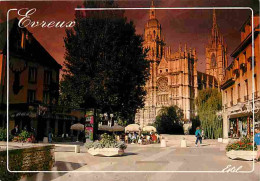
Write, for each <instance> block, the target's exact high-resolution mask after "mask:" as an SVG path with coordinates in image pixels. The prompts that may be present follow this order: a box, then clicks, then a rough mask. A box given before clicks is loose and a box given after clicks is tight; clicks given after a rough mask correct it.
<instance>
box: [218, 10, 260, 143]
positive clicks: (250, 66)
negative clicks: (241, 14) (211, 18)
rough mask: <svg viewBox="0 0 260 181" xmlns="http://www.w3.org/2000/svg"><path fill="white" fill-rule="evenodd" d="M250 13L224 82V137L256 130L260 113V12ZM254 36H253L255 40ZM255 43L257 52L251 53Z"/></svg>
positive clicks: (222, 86)
mask: <svg viewBox="0 0 260 181" xmlns="http://www.w3.org/2000/svg"><path fill="white" fill-rule="evenodd" d="M253 22H254V26H253V31H252V18H251V17H250V18H249V19H248V20H247V21H246V22H245V23H244V25H243V26H242V28H241V30H240V32H241V43H240V44H239V45H238V46H237V48H236V49H235V50H234V51H233V53H232V54H231V56H232V57H233V61H232V63H231V64H230V65H229V66H228V67H227V68H226V71H225V77H224V80H223V82H222V85H221V89H222V103H223V137H224V138H228V137H232V138H233V137H242V136H246V135H251V134H252V132H253V119H252V118H253V102H254V106H255V107H254V108H255V109H254V113H255V118H256V119H255V121H256V122H257V121H259V117H257V116H259V113H260V92H259V88H260V68H259V67H260V60H259V41H260V39H259V35H258V34H259V15H255V16H254V17H253ZM252 36H254V39H253V40H252ZM252 43H254V55H253V54H252Z"/></svg>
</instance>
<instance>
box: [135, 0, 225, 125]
mask: <svg viewBox="0 0 260 181" xmlns="http://www.w3.org/2000/svg"><path fill="white" fill-rule="evenodd" d="M214 17H215V12H213V28H212V37H211V39H214V38H215V39H214V40H212V41H211V42H212V45H211V46H210V44H209V46H208V47H207V49H206V57H207V59H206V67H207V70H206V73H203V72H199V71H197V62H198V58H197V54H196V50H195V48H188V47H187V45H186V44H185V45H184V47H181V45H179V48H178V51H175V52H172V51H171V47H167V46H166V44H165V40H164V37H163V35H162V27H161V24H160V23H159V21H158V20H157V19H156V9H155V6H154V4H153V1H152V5H151V8H150V10H149V20H148V21H147V23H146V25H145V28H144V35H143V38H144V43H143V47H144V48H147V49H148V50H149V51H148V54H147V58H148V59H149V60H150V77H149V80H148V81H147V83H146V86H145V89H146V92H147V95H146V98H145V106H144V108H143V109H140V110H138V111H137V113H136V116H135V122H136V123H138V124H140V126H146V125H148V124H151V123H154V121H155V119H156V116H157V115H158V114H159V112H160V110H161V109H162V108H163V107H167V106H171V105H176V106H178V107H179V108H181V109H182V110H183V114H184V120H190V119H191V118H192V117H194V116H195V115H196V108H195V98H196V97H197V95H198V90H200V89H204V88H206V87H218V81H219V75H220V73H222V70H221V69H219V67H221V66H222V67H223V65H224V63H223V59H222V57H223V54H225V51H226V47H225V46H219V44H221V43H222V44H223V38H222V37H221V38H219V36H220V33H219V32H218V28H217V25H216V21H214ZM215 19H216V17H215ZM214 23H215V24H214ZM215 30H217V33H216V32H215ZM213 31H214V33H213ZM213 35H214V36H213ZM214 41H217V43H216V42H214ZM221 53H222V54H221ZM214 56H215V57H216V58H215V57H214ZM213 61H215V62H214V63H213ZM208 62H210V64H212V65H213V64H214V66H208ZM220 78H221V77H220Z"/></svg>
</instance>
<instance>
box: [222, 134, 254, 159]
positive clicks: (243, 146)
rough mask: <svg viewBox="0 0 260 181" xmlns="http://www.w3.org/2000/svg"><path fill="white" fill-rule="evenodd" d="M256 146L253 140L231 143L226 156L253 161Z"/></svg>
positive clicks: (247, 139) (243, 139) (244, 139)
mask: <svg viewBox="0 0 260 181" xmlns="http://www.w3.org/2000/svg"><path fill="white" fill-rule="evenodd" d="M253 149H254V150H257V147H256V145H253V141H252V139H251V138H242V139H241V140H239V141H236V142H234V143H230V144H228V145H227V147H226V151H227V152H226V155H227V157H229V158H230V159H233V160H234V159H241V160H253V159H254V158H255V156H256V151H255V152H253Z"/></svg>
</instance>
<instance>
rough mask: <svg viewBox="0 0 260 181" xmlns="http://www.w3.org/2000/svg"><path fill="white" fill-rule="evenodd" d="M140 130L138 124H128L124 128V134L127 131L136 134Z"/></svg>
mask: <svg viewBox="0 0 260 181" xmlns="http://www.w3.org/2000/svg"><path fill="white" fill-rule="evenodd" d="M140 129H141V128H140V126H139V125H138V124H129V125H128V126H126V127H125V132H127V131H129V132H137V131H139V130H140Z"/></svg>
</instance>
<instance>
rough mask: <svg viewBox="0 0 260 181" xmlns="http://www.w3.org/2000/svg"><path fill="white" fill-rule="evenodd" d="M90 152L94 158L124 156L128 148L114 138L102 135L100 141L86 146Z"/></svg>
mask: <svg viewBox="0 0 260 181" xmlns="http://www.w3.org/2000/svg"><path fill="white" fill-rule="evenodd" d="M85 147H86V148H87V149H88V152H89V153H90V154H91V155H94V156H117V155H122V154H123V153H124V150H125V149H126V148H127V146H126V145H125V144H124V143H123V142H116V141H115V139H114V137H113V136H110V135H108V134H106V133H105V134H103V135H101V140H100V141H95V142H89V143H86V144H85Z"/></svg>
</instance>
